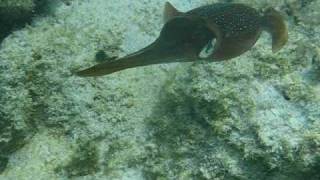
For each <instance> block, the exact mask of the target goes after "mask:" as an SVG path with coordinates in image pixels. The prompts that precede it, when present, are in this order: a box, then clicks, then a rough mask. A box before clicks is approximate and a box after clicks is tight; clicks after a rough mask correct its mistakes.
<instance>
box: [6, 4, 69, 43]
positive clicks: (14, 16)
mask: <svg viewBox="0 0 320 180" xmlns="http://www.w3.org/2000/svg"><path fill="white" fill-rule="evenodd" d="M7 1H8V2H7ZM26 2H27V1H26ZM28 2H29V3H30V4H27V3H26V4H25V7H24V5H22V4H21V5H20V4H19V3H18V2H16V4H17V5H15V2H14V1H12V0H5V1H2V2H0V43H1V42H2V41H3V40H4V39H5V38H6V37H7V36H8V35H9V34H10V33H11V32H12V31H15V30H18V29H20V28H23V27H25V26H26V25H27V24H29V23H31V21H32V19H33V18H34V17H37V16H39V15H40V16H42V15H43V16H45V15H47V14H50V13H51V11H50V8H49V7H50V5H52V3H56V2H58V1H57V0H53V1H50V0H33V1H28ZM62 2H63V3H65V4H66V5H68V4H70V2H71V1H70V0H63V1H62Z"/></svg>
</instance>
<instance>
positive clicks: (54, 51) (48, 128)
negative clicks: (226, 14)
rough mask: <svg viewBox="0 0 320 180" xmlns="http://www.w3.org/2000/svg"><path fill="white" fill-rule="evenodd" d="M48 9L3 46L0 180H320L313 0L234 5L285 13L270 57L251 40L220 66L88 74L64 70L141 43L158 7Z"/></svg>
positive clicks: (262, 44) (145, 3) (126, 0)
mask: <svg viewBox="0 0 320 180" xmlns="http://www.w3.org/2000/svg"><path fill="white" fill-rule="evenodd" d="M0 2H5V1H0ZM10 2H13V1H10ZM16 2H18V1H16ZM23 2H24V3H26V2H27V1H23ZM29 2H30V3H31V2H32V1H29ZM34 2H36V1H34ZM34 2H33V3H34ZM56 2H57V3H54V4H50V5H49V6H50V7H49V8H50V9H51V10H50V13H48V12H47V14H45V16H43V17H42V18H41V17H38V18H36V19H34V21H33V22H32V23H31V24H30V25H29V26H27V27H25V28H23V29H21V30H17V31H15V32H13V33H12V34H10V35H9V36H8V37H7V38H6V39H5V40H4V41H3V42H2V46H1V49H0V79H1V81H0V94H1V96H0V129H1V130H0V154H1V155H0V179H137V180H143V179H147V180H148V179H221V180H224V179H225V180H232V179H243V180H248V179H249V180H250V179H252V180H256V179H275V180H276V179H277V180H279V179H280V180H289V179H290V180H300V179H319V178H320V177H319V174H318V171H319V170H320V169H319V167H320V135H319V134H320V128H319V127H320V121H319V120H320V108H319V107H320V86H319V82H320V50H319V49H320V47H319V43H318V42H319V41H318V40H319V36H318V34H317V33H318V32H319V26H320V25H319V24H318V23H317V22H316V21H315V20H314V19H316V18H317V17H318V14H317V11H316V10H317V7H319V6H320V1H319V0H314V1H310V2H309V1H299V0H286V1H285V0H283V1H275V0H271V1H266V0H264V1H244V0H241V1H232V2H242V3H247V4H249V5H251V6H253V7H256V8H266V7H267V6H272V7H275V8H276V9H278V10H279V11H280V12H281V13H282V14H283V15H284V17H285V19H286V21H287V23H288V26H289V42H288V44H287V45H286V46H285V47H284V48H283V49H282V50H281V51H280V52H279V53H277V54H272V52H271V47H270V46H271V45H270V44H271V42H270V38H269V36H268V35H267V34H263V35H262V37H261V39H260V40H259V41H258V43H257V44H256V45H255V46H254V47H253V49H252V50H251V51H249V52H247V53H245V54H244V55H242V56H240V57H238V58H235V59H232V60H230V61H225V62H200V61H196V62H194V63H177V64H169V65H167V64H166V65H154V66H148V67H140V68H134V69H128V70H124V71H121V72H118V73H115V74H111V75H108V76H104V77H99V78H80V77H77V76H74V75H73V72H74V71H75V70H78V69H82V68H84V67H88V66H89V65H92V64H95V63H97V62H95V61H102V60H103V59H104V58H105V57H113V56H122V55H125V54H128V53H130V52H133V51H135V50H138V49H141V48H142V47H144V46H146V45H147V44H149V43H151V42H152V41H153V40H154V39H155V38H156V37H157V36H158V34H159V31H160V29H161V27H162V24H163V22H162V15H161V13H162V12H163V4H164V2H163V1H160V0H153V1H149V0H142V1H131V0H122V1H118V0H108V1H105V0H94V1H81V0H73V1H72V3H66V2H67V1H56ZM171 2H172V3H173V4H174V5H176V6H177V8H178V9H181V10H189V9H192V8H195V7H198V6H201V5H205V4H208V3H215V2H218V1H215V0H208V1H202V0H197V1H192V2H191V1H187V0H186V1H181V0H180V1H178V0H175V1H171ZM219 2H225V1H219ZM228 2H229V1H228ZM8 3H9V1H8ZM30 7H31V8H33V7H32V6H30ZM44 13H45V12H44Z"/></svg>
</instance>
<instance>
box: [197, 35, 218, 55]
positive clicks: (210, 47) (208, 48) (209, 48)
mask: <svg viewBox="0 0 320 180" xmlns="http://www.w3.org/2000/svg"><path fill="white" fill-rule="evenodd" d="M215 44H216V39H215V38H214V39H211V40H209V42H208V43H207V44H206V45H205V46H204V47H203V48H202V50H201V51H200V53H199V58H201V59H206V58H208V57H210V56H211V55H212V54H213V52H214V47H215Z"/></svg>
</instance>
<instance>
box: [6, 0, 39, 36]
mask: <svg viewBox="0 0 320 180" xmlns="http://www.w3.org/2000/svg"><path fill="white" fill-rule="evenodd" d="M34 8H35V2H34V0H1V1H0V26H1V28H0V42H1V41H2V39H3V38H5V37H6V36H7V35H8V34H9V33H10V31H11V30H12V29H13V28H18V27H20V26H22V25H24V24H25V23H26V22H29V21H30V19H31V17H32V14H33V11H34Z"/></svg>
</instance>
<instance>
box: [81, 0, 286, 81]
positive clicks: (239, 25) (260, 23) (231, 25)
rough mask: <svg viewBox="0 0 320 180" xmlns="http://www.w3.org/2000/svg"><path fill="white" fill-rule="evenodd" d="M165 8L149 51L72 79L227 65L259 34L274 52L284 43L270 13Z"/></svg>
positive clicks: (225, 7) (233, 7)
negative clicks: (155, 67)
mask: <svg viewBox="0 0 320 180" xmlns="http://www.w3.org/2000/svg"><path fill="white" fill-rule="evenodd" d="M164 9H165V10H164V21H165V24H164V26H163V28H162V30H161V32H160V35H159V37H158V38H157V39H156V40H155V41H154V42H153V43H151V44H150V45H149V46H147V47H145V48H143V49H141V50H139V51H137V52H135V53H132V54H129V55H127V56H124V57H120V58H115V59H114V61H106V62H102V63H100V64H97V65H95V66H93V67H90V68H88V69H85V70H82V71H79V72H77V73H76V74H77V75H79V76H102V75H107V74H111V73H114V72H117V71H120V70H124V69H128V68H133V67H138V66H146V65H151V64H160V63H171V62H191V61H197V60H208V61H222V60H228V59H231V58H234V57H237V56H240V55H241V54H243V53H245V52H246V51H248V50H249V49H250V48H251V47H252V46H253V45H254V44H255V43H256V41H257V40H258V38H259V37H260V34H261V32H262V31H266V32H268V33H270V35H271V38H272V51H273V52H274V53H275V52H277V51H279V50H280V49H281V48H282V47H283V46H284V45H285V44H286V42H287V40H288V32H287V27H286V24H285V22H284V20H283V18H282V16H281V15H280V13H279V12H278V11H276V10H275V9H273V8H268V9H266V10H265V11H264V12H263V13H260V12H259V11H258V10H256V9H254V8H251V7H249V6H247V5H244V4H234V3H217V4H211V5H206V6H202V7H198V8H196V9H193V10H190V11H188V12H180V11H178V10H177V9H176V8H175V7H174V6H172V5H171V4H170V3H169V2H166V4H165V8H164Z"/></svg>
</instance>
